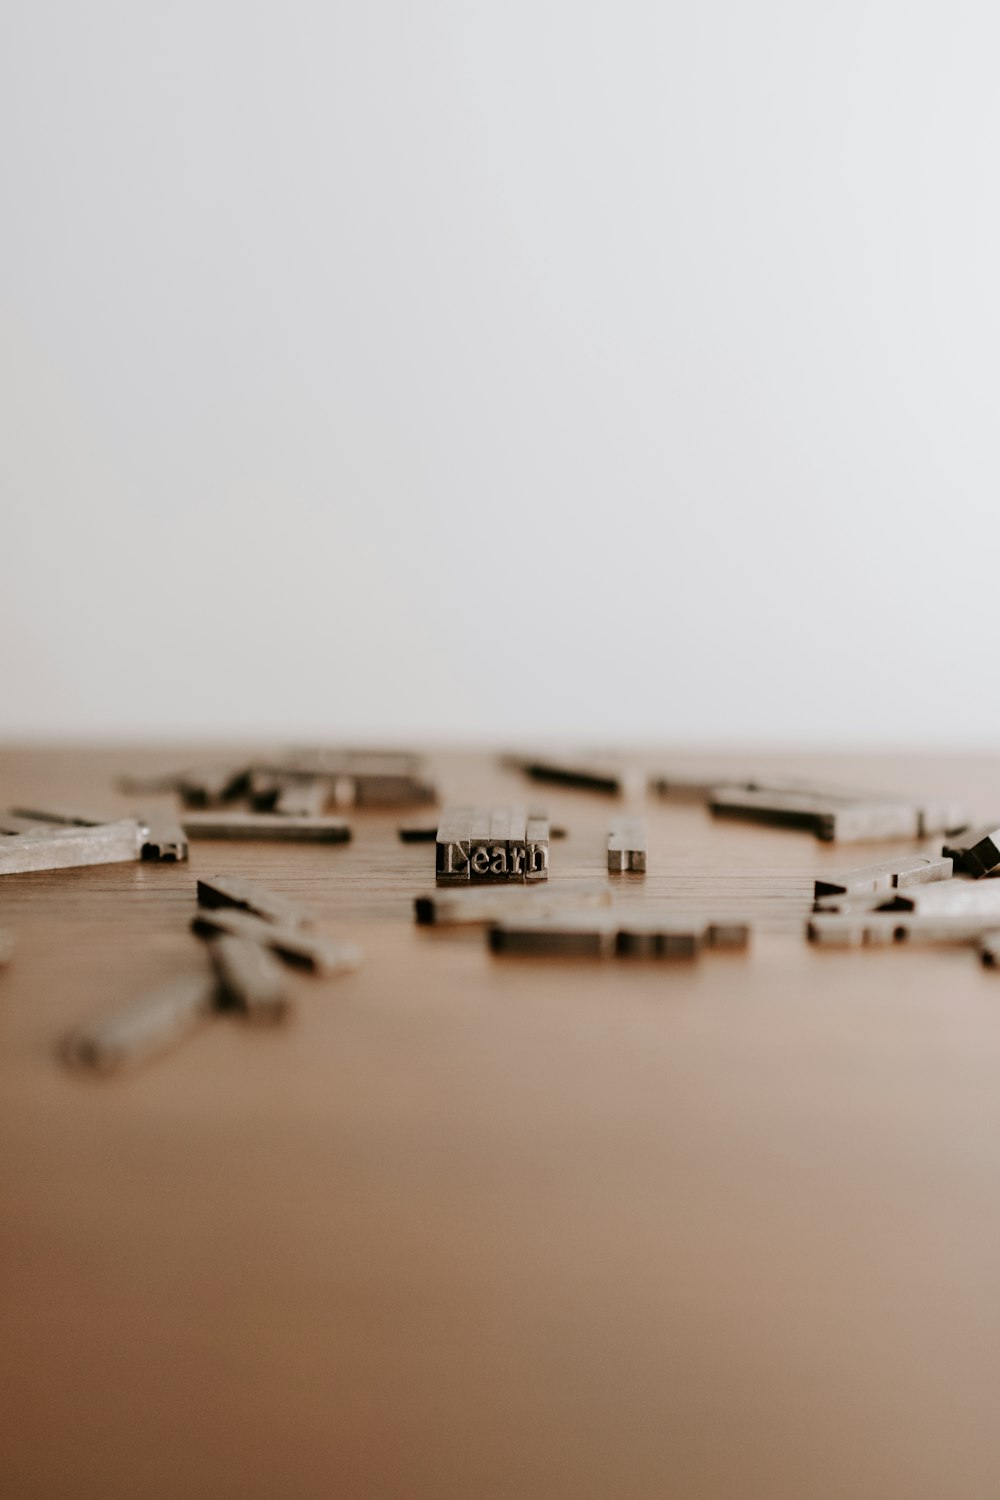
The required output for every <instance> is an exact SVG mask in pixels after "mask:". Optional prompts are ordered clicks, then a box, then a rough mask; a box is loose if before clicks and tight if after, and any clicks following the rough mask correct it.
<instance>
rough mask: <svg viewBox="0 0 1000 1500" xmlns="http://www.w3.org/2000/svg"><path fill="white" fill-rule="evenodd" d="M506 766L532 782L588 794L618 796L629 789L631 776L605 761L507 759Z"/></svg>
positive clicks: (513, 757)
mask: <svg viewBox="0 0 1000 1500" xmlns="http://www.w3.org/2000/svg"><path fill="white" fill-rule="evenodd" d="M505 763H506V764H508V765H510V766H513V767H514V768H515V769H516V770H518V771H521V772H522V773H523V774H524V775H525V776H530V777H531V779H532V780H533V781H547V782H551V783H552V784H553V785H554V786H565V787H575V788H577V789H578V790H580V791H585V792H604V793H605V794H606V795H607V796H610V797H619V796H621V794H622V793H623V792H624V791H625V790H626V784H627V782H628V779H629V778H628V776H627V774H626V772H625V771H624V770H622V769H621V767H618V766H613V765H609V764H606V763H604V762H596V761H595V762H591V763H590V764H586V763H582V762H576V763H573V762H567V761H557V760H523V759H521V758H520V757H519V756H507V757H505Z"/></svg>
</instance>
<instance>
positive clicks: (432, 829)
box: [396, 823, 438, 844]
mask: <svg viewBox="0 0 1000 1500" xmlns="http://www.w3.org/2000/svg"><path fill="white" fill-rule="evenodd" d="M437 831H438V825H437V824H436V823H400V825H399V827H398V828H397V829H396V832H397V833H398V835H399V838H400V842H401V843H403V844H433V843H434V841H435V840H436V838H437Z"/></svg>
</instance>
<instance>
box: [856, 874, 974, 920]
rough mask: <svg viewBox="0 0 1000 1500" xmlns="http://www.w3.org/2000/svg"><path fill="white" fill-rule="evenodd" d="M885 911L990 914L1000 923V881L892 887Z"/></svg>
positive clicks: (955, 881)
mask: <svg viewBox="0 0 1000 1500" xmlns="http://www.w3.org/2000/svg"><path fill="white" fill-rule="evenodd" d="M879 910H881V911H912V912H916V913H918V915H920V916H936V915H937V914H938V913H942V912H948V913H952V912H954V913H963V914H965V915H968V916H987V917H988V916H990V915H991V914H992V916H993V918H994V919H995V921H996V924H997V926H998V927H1000V881H996V880H987V881H978V880H945V881H939V882H937V883H935V884H934V885H917V886H911V887H909V888H908V889H907V890H904V891H891V892H889V894H888V895H887V896H885V897H884V898H883V901H882V905H881V907H880V908H879Z"/></svg>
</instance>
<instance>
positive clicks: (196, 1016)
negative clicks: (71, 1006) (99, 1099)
mask: <svg viewBox="0 0 1000 1500" xmlns="http://www.w3.org/2000/svg"><path fill="white" fill-rule="evenodd" d="M217 990H218V986H217V983H216V980H215V977H214V975H211V974H184V975H181V976H180V977H178V978H176V979H171V980H169V981H168V982H167V983H166V984H163V985H160V986H159V987H158V988H157V989H155V990H152V991H151V992H150V993H149V994H147V995H144V996H143V997H142V998H141V999H139V1000H137V1001H135V1002H134V1003H133V1004H132V1005H129V1006H127V1007H126V1008H125V1009H124V1010H120V1011H116V1012H114V1014H112V1015H110V1016H104V1017H101V1018H98V1019H97V1020H95V1021H91V1022H89V1023H88V1024H87V1025H85V1026H81V1027H79V1028H78V1029H77V1030H75V1031H73V1032H71V1033H70V1035H69V1036H68V1037H66V1038H65V1040H64V1041H63V1043H62V1046H61V1048H60V1051H61V1052H62V1055H63V1057H64V1058H65V1060H66V1061H67V1062H69V1063H73V1064H75V1065H77V1066H79V1067H85V1068H94V1069H96V1070H98V1071H99V1072H105V1073H108V1072H112V1071H114V1070H115V1069H117V1068H121V1067H124V1066H125V1065H126V1064H129V1065H131V1064H134V1063H139V1062H143V1061H145V1060H146V1059H148V1058H151V1057H155V1056H156V1055H157V1054H158V1053H161V1052H165V1051H166V1050H167V1049H168V1048H170V1047H173V1046H174V1045H175V1044H176V1043H177V1042H179V1041H180V1040H181V1039H182V1038H183V1037H185V1036H186V1035H187V1034H188V1033H189V1032H190V1031H193V1030H194V1029H195V1028H196V1027H197V1026H199V1025H200V1024H201V1023H202V1022H203V1021H204V1020H205V1019H206V1017H207V1016H209V1015H210V1014H211V1013H212V1011H213V1010H214V1008H215V1003H216V996H217Z"/></svg>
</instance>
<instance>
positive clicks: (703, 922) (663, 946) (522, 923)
mask: <svg viewBox="0 0 1000 1500" xmlns="http://www.w3.org/2000/svg"><path fill="white" fill-rule="evenodd" d="M749 940H750V924H749V923H748V922H745V921H741V920H738V919H736V918H712V917H706V916H704V915H688V914H685V913H678V912H676V911H668V912H663V911H656V910H648V911H642V910H638V911H636V912H634V913H632V914H631V915H629V914H626V913H624V912H621V911H615V910H611V911H603V912H602V911H585V910H580V909H579V908H577V909H570V910H564V911H559V910H556V911H553V912H551V913H544V912H542V913H534V912H530V913H529V912H524V913H517V914H514V915H508V916H505V917H504V918H502V919H501V920H499V921H497V922H496V923H495V924H494V925H493V927H492V928H491V930H490V948H491V949H492V951H493V952H494V953H520V954H536V955H540V956H541V955H546V954H550V955H561V956H567V957H590V958H608V957H610V956H611V955H612V954H615V955H617V956H618V957H621V958H692V957H694V956H695V955H696V954H697V953H698V952H700V950H701V949H702V948H706V947H708V948H717V949H729V950H736V949H742V948H745V947H746V946H747V944H748V942H749Z"/></svg>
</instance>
